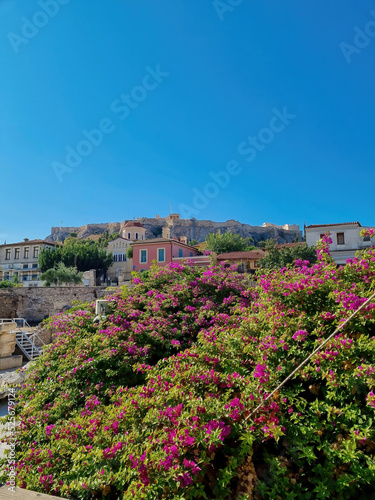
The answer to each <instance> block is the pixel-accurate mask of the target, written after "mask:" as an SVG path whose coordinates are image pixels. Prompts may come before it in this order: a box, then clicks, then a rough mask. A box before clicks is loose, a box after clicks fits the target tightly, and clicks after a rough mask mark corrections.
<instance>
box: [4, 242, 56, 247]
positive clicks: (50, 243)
mask: <svg viewBox="0 0 375 500" xmlns="http://www.w3.org/2000/svg"><path fill="white" fill-rule="evenodd" d="M42 244H43V245H54V246H62V244H61V243H57V242H55V241H46V240H28V241H21V242H19V243H4V245H0V247H19V246H21V245H42Z"/></svg>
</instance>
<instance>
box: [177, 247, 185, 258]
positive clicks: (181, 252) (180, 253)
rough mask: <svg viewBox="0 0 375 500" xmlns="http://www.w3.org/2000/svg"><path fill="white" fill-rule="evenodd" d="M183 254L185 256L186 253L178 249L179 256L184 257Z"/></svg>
mask: <svg viewBox="0 0 375 500" xmlns="http://www.w3.org/2000/svg"><path fill="white" fill-rule="evenodd" d="M183 254H184V251H183V250H182V248H179V249H178V256H179V257H182V256H183Z"/></svg>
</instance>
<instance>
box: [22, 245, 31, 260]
mask: <svg viewBox="0 0 375 500" xmlns="http://www.w3.org/2000/svg"><path fill="white" fill-rule="evenodd" d="M29 250H30V249H29V247H25V249H24V251H23V258H24V259H28V258H29Z"/></svg>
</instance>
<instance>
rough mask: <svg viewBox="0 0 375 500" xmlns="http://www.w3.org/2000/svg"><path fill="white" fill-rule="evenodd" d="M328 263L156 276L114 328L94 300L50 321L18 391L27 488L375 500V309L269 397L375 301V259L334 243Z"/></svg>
mask: <svg viewBox="0 0 375 500" xmlns="http://www.w3.org/2000/svg"><path fill="white" fill-rule="evenodd" d="M318 258H319V260H318V263H316V264H314V265H310V264H308V263H307V262H304V261H296V262H295V264H294V265H292V266H290V267H289V268H284V269H281V270H275V271H269V272H268V273H267V274H266V275H264V276H262V277H259V279H258V284H259V286H258V288H256V289H251V290H247V289H246V288H245V286H244V282H243V281H242V278H241V277H240V276H239V275H237V274H235V273H232V272H231V271H230V270H229V271H228V270H224V269H222V268H210V269H208V270H199V269H194V268H193V267H191V266H187V267H184V266H172V267H171V268H165V269H160V268H153V270H152V271H151V273H150V275H149V276H148V277H147V278H144V277H143V276H141V277H139V278H136V279H135V280H134V284H135V288H134V289H133V290H131V291H126V290H123V291H122V292H121V293H119V294H117V295H115V296H114V297H113V311H112V314H111V315H109V317H108V318H107V319H106V320H105V321H104V322H103V323H101V324H99V325H98V324H96V323H94V322H93V316H94V312H93V307H92V306H89V307H86V309H82V310H79V309H76V310H74V311H72V312H69V314H62V315H59V316H58V317H56V318H54V319H52V320H51V321H52V322H53V323H54V325H55V327H56V328H58V330H59V331H60V332H61V333H60V335H59V337H58V341H57V342H56V343H55V344H54V345H51V346H49V347H47V349H46V352H45V354H44V355H43V356H42V357H41V358H39V359H38V360H37V361H36V363H35V365H34V367H33V369H32V371H31V375H30V378H29V379H28V380H27V383H25V384H24V386H23V388H22V390H21V391H20V393H19V401H20V403H19V405H18V407H17V409H16V413H17V419H18V421H19V426H18V427H17V431H16V435H17V436H16V437H17V446H16V454H17V472H18V475H17V482H18V485H20V486H22V487H26V488H29V489H33V490H35V491H41V492H48V493H53V494H56V495H62V496H65V497H66V496H71V497H72V498H79V499H89V498H93V497H94V498H107V499H117V498H121V499H131V498H132V499H133V498H134V499H148V500H151V499H154V500H156V499H162V498H165V499H174V500H177V499H196V498H197V499H198V498H202V499H203V498H216V499H223V500H224V499H236V498H238V499H240V498H241V499H246V498H253V497H254V494H256V498H263V499H270V500H274V499H278V498H280V499H283V500H284V499H293V498H297V499H316V498H319V499H323V498H340V499H354V498H363V499H364V498H366V499H367V498H374V497H375V460H374V450H375V431H374V425H373V420H374V410H375V394H374V388H375V379H374V362H375V313H374V310H375V304H374V302H372V303H371V304H368V305H367V306H366V307H365V308H364V309H363V311H362V312H361V313H359V314H358V315H357V316H356V317H355V319H353V320H352V321H351V322H350V323H349V324H348V325H346V326H345V328H344V329H343V330H342V331H341V332H340V333H338V334H337V335H336V336H334V337H333V338H332V340H330V341H329V342H328V343H327V344H326V345H325V346H324V347H323V348H322V349H321V351H320V352H319V353H318V354H317V355H316V356H315V357H314V358H313V359H312V360H311V362H310V363H309V364H307V365H306V366H304V368H302V369H301V370H299V372H297V374H296V375H295V376H294V377H293V378H292V379H291V380H289V382H288V383H287V384H286V385H285V386H284V387H282V388H281V389H280V390H279V391H278V392H277V393H276V394H275V395H274V396H273V397H272V399H270V400H268V401H267V402H265V403H264V399H265V398H266V396H267V394H270V392H271V391H272V390H273V389H274V388H276V387H277V385H278V384H279V383H280V382H281V381H283V380H284V379H285V377H286V376H287V375H288V374H290V373H291V372H292V371H293V370H294V369H295V368H296V366H298V364H299V363H300V362H301V361H303V360H304V359H305V358H306V357H307V356H308V355H309V354H310V353H311V352H312V351H313V350H314V349H315V348H316V347H318V346H319V345H321V344H322V342H323V340H324V339H326V338H327V337H328V336H329V335H330V334H331V333H333V332H334V331H335V329H336V328H337V326H338V325H340V324H341V323H342V322H343V320H344V319H346V318H348V317H349V316H350V314H351V313H352V312H353V311H355V310H356V309H357V308H358V306H359V305H360V304H362V303H363V302H364V301H365V300H366V297H368V296H369V295H370V294H371V293H373V291H374V285H375V250H374V249H371V250H369V251H367V252H366V253H362V254H360V255H359V256H358V257H357V258H355V259H353V260H352V261H350V262H349V263H348V265H347V266H346V267H344V268H339V269H336V266H335V265H334V264H333V263H332V261H330V258H329V255H328V246H327V242H323V243H322V244H321V246H320V248H319V251H318ZM259 404H262V406H261V409H260V410H259V411H257V413H255V414H252V412H253V411H254V409H255V408H256V407H257V406H258V405H259ZM3 466H4V473H3V475H2V480H3V481H5V479H6V475H7V464H6V461H5V460H4V461H3ZM254 488H255V489H254ZM255 492H256V493H255Z"/></svg>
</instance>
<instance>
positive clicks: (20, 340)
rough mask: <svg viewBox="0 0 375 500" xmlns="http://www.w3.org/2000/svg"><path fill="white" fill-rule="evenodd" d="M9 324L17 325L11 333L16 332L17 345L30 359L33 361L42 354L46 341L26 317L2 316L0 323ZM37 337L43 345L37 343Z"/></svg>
mask: <svg viewBox="0 0 375 500" xmlns="http://www.w3.org/2000/svg"><path fill="white" fill-rule="evenodd" d="M7 324H8V325H9V324H14V325H15V327H14V330H12V331H11V332H9V333H16V342H17V345H18V347H19V348H20V349H21V351H22V352H23V354H24V355H25V356H26V357H27V358H28V359H29V360H31V361H32V360H33V359H35V358H36V357H38V356H39V355H40V354H41V350H42V347H43V346H44V345H45V342H44V341H43V340H42V339H41V337H40V336H39V334H38V331H37V330H35V329H34V328H33V327H32V326H30V325H29V323H28V322H27V321H26V320H25V318H0V325H7ZM36 339H37V340H38V341H39V342H40V344H41V346H37V345H36V344H35V340H36Z"/></svg>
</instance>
